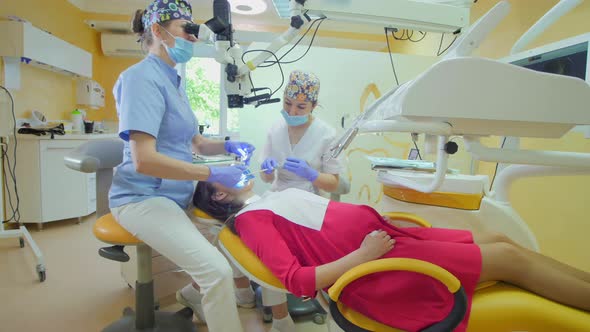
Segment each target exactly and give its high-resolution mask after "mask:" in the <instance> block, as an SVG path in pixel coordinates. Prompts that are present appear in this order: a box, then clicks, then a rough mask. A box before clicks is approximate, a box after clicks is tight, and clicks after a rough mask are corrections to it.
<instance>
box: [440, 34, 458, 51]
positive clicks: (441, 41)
mask: <svg viewBox="0 0 590 332" xmlns="http://www.w3.org/2000/svg"><path fill="white" fill-rule="evenodd" d="M453 34H454V35H455V38H453V41H452V42H451V43H450V44H449V45H448V46H447V47H446V48H445V49H444V50H442V52H441V50H440V49H441V48H442V44H443V40H444V38H445V34H444V33H443V34H441V35H440V43H439V44H438V51H436V56H441V55H443V54H444V53H445V52H446V51H447V50H448V49H449V48H451V46H453V44H454V43H455V41H456V40H457V37H458V34H457V33H453Z"/></svg>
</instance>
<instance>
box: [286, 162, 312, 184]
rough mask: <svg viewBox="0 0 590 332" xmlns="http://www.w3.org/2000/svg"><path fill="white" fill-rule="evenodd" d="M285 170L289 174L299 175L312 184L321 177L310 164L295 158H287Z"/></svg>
mask: <svg viewBox="0 0 590 332" xmlns="http://www.w3.org/2000/svg"><path fill="white" fill-rule="evenodd" d="M283 168H284V169H286V170H287V171H289V172H292V173H295V174H297V175H299V176H300V177H302V178H304V179H307V180H308V181H310V182H313V181H315V179H317V178H318V176H319V175H320V173H319V172H318V171H316V170H315V169H313V168H311V166H309V164H308V163H307V162H306V161H305V160H303V159H299V158H295V157H289V158H287V160H286V161H285V164H284V165H283Z"/></svg>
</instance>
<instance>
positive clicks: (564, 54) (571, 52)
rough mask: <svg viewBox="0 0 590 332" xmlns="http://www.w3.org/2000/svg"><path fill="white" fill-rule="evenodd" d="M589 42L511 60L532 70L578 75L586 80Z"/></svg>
mask: <svg viewBox="0 0 590 332" xmlns="http://www.w3.org/2000/svg"><path fill="white" fill-rule="evenodd" d="M587 62H588V42H584V43H580V44H575V45H571V46H567V47H564V48H560V49H557V50H553V51H549V52H545V53H541V54H537V55H534V56H531V57H528V58H524V59H520V60H516V61H513V62H511V63H512V64H513V65H517V66H520V67H525V68H529V69H532V70H536V71H540V72H544V73H552V74H560V75H566V76H573V77H578V78H580V79H582V80H586V79H587V78H586V69H587V68H586V66H587Z"/></svg>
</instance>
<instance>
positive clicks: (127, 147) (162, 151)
mask: <svg viewBox="0 0 590 332" xmlns="http://www.w3.org/2000/svg"><path fill="white" fill-rule="evenodd" d="M191 21H192V9H191V5H190V4H189V3H188V1H185V0H155V1H153V2H152V3H151V4H149V5H148V7H147V8H146V9H145V10H138V11H137V12H136V13H135V16H134V19H133V32H135V33H136V34H137V35H138V36H139V38H140V41H141V42H142V46H143V47H144V48H145V49H146V50H147V51H148V55H147V56H146V57H145V58H144V59H143V60H142V61H141V62H139V63H137V64H135V65H133V66H131V67H129V68H128V69H127V70H125V71H124V72H123V73H121V75H120V76H119V78H118V80H117V82H116V84H115V87H114V89H113V93H114V97H115V102H116V107H117V115H118V117H119V136H120V137H121V139H123V140H124V141H125V144H124V151H123V161H122V163H121V164H120V165H118V166H117V168H116V172H115V174H114V177H113V183H112V186H111V189H110V192H109V206H110V208H111V211H112V214H113V216H114V217H115V218H116V220H117V221H118V222H119V223H120V224H121V225H122V226H123V227H124V228H125V229H127V230H128V231H129V232H130V233H132V234H133V235H135V236H136V237H138V238H139V239H141V240H142V241H143V242H145V243H146V244H148V245H149V246H150V247H152V248H154V249H155V250H156V251H158V252H159V253H161V254H162V255H164V256H166V257H167V258H168V259H170V260H171V261H172V262H174V263H175V264H176V265H178V266H179V267H180V268H182V269H183V270H185V271H186V272H187V273H188V274H189V275H190V276H191V277H192V279H193V280H194V282H195V283H196V284H197V285H199V286H200V289H201V291H200V292H199V291H197V290H196V289H195V288H194V286H193V285H187V286H186V287H185V288H183V289H182V290H181V291H180V293H181V294H182V295H183V296H182V297H183V298H184V299H186V300H188V301H190V302H191V303H192V302H194V303H193V304H194V306H197V307H199V306H201V305H202V309H203V315H204V316H205V318H206V321H207V324H208V328H209V331H214V332H227V331H238V332H239V331H242V326H241V324H240V320H239V317H238V312H237V309H236V300H235V297H234V291H233V276H232V269H231V267H230V265H229V263H228V262H227V260H226V259H225V257H224V256H223V255H222V254H221V253H220V252H219V251H218V250H217V249H216V248H215V247H214V246H213V245H211V244H210V243H209V241H207V239H206V238H205V237H204V236H203V235H202V234H201V233H200V232H199V231H198V230H197V228H196V227H195V226H194V225H193V224H192V222H191V219H190V218H189V216H188V215H187V211H186V209H187V208H188V207H189V202H190V200H191V195H192V192H193V189H194V185H193V182H194V181H195V180H199V181H203V180H207V181H212V182H218V183H220V184H223V185H224V186H228V187H235V186H236V184H238V183H239V182H240V181H241V180H243V178H244V170H245V167H242V166H232V167H214V166H210V167H206V166H202V165H195V164H193V163H192V153H193V152H198V153H199V154H203V155H215V154H222V153H225V152H230V153H235V154H239V155H240V156H242V157H245V158H244V159H246V160H247V159H248V158H249V156H250V154H251V153H252V151H253V150H254V147H253V146H252V145H250V144H248V143H245V142H234V141H227V142H223V141H213V140H209V139H206V138H204V137H202V136H201V135H200V134H199V132H198V130H197V128H198V121H197V119H196V118H195V116H194V114H193V111H192V110H191V107H190V104H189V101H188V98H187V96H186V94H185V91H184V89H183V88H182V85H181V84H180V81H181V78H180V76H179V75H178V73H177V72H176V70H175V69H174V67H175V65H176V64H179V63H185V62H187V61H189V60H190V59H191V57H192V53H193V44H194V42H196V41H197V39H196V38H195V36H194V35H190V34H187V33H186V32H184V25H185V24H186V23H187V22H191ZM195 286H196V285H195ZM201 294H203V295H201Z"/></svg>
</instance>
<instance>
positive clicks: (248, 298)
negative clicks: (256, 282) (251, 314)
mask: <svg viewBox="0 0 590 332" xmlns="http://www.w3.org/2000/svg"><path fill="white" fill-rule="evenodd" d="M235 294H236V304H237V305H238V307H240V308H246V309H251V308H254V307H255V306H256V293H254V291H253V290H252V288H250V287H248V288H236V291H235Z"/></svg>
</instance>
